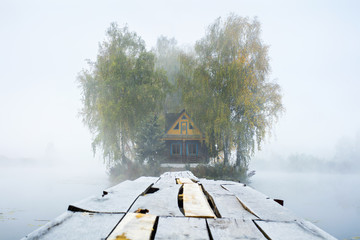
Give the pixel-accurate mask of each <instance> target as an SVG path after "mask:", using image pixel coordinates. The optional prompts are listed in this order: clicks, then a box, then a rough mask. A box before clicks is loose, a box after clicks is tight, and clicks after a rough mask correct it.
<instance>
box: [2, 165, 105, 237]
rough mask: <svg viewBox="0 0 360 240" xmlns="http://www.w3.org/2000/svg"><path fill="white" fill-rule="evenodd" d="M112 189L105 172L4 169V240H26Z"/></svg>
mask: <svg viewBox="0 0 360 240" xmlns="http://www.w3.org/2000/svg"><path fill="white" fill-rule="evenodd" d="M109 185H110V183H109V182H108V180H107V176H106V174H105V173H104V170H103V169H98V170H97V169H92V170H89V169H87V170H85V169H83V168H80V167H79V168H74V167H72V168H70V167H67V168H66V167H32V168H15V167H1V166H0V192H1V193H0V240H10V239H20V238H22V237H24V236H26V235H27V234H28V233H30V232H32V231H33V230H35V229H37V228H38V227H40V226H42V225H44V224H46V223H47V222H48V221H49V220H52V219H53V218H55V217H57V216H58V215H60V214H61V213H63V212H64V211H66V210H67V207H68V205H69V204H71V203H74V202H76V201H79V200H81V199H83V198H86V197H88V196H91V195H97V194H101V193H102V190H104V189H106V188H107V187H109Z"/></svg>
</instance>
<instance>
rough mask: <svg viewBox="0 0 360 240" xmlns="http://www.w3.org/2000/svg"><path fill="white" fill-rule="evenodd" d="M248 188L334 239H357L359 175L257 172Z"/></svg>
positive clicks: (359, 223)
mask: <svg viewBox="0 0 360 240" xmlns="http://www.w3.org/2000/svg"><path fill="white" fill-rule="evenodd" d="M250 185H251V186H252V187H253V188H255V189H257V190H258V191H260V192H262V193H264V194H266V195H268V196H269V197H271V198H278V199H282V200H284V201H285V202H284V206H285V207H287V208H288V209H290V210H291V211H292V212H294V213H295V214H296V215H297V216H299V217H302V218H304V219H306V220H308V221H310V222H312V223H314V224H315V225H317V226H318V227H320V228H322V229H323V230H325V231H326V232H328V233H330V234H331V235H333V236H334V237H336V238H338V239H355V237H360V174H324V173H293V172H292V173H286V172H266V171H257V173H256V175H255V176H253V177H252V183H251V184H250ZM356 239H359V238H356Z"/></svg>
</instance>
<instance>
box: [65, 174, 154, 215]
mask: <svg viewBox="0 0 360 240" xmlns="http://www.w3.org/2000/svg"><path fill="white" fill-rule="evenodd" d="M143 180H144V179H143ZM143 180H142V181H124V182H122V183H120V184H118V185H117V186H115V187H112V188H110V189H108V190H106V191H107V194H106V195H103V196H91V197H89V198H86V199H84V200H82V201H79V202H77V203H74V204H72V205H70V206H69V210H72V211H88V212H102V213H125V212H127V210H128V209H129V208H130V206H131V204H132V203H133V202H134V201H135V199H136V198H137V197H138V196H139V195H140V194H142V193H143V192H144V191H145V190H146V189H148V188H149V187H150V186H151V184H152V183H153V180H154V179H152V178H149V179H147V181H145V180H144V181H143Z"/></svg>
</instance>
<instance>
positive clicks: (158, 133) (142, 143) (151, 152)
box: [135, 116, 165, 166]
mask: <svg viewBox="0 0 360 240" xmlns="http://www.w3.org/2000/svg"><path fill="white" fill-rule="evenodd" d="M163 135H164V131H163V128H162V127H161V126H160V124H159V123H158V117H157V116H154V117H152V118H149V119H147V120H146V121H144V123H143V124H141V129H140V130H139V132H138V134H137V135H136V138H135V144H136V146H135V152H136V159H137V160H138V161H139V163H141V164H143V163H146V164H148V165H150V166H154V165H155V164H156V163H159V162H161V160H162V158H163V156H164V151H165V142H164V140H162V137H163Z"/></svg>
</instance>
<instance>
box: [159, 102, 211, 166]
mask: <svg viewBox="0 0 360 240" xmlns="http://www.w3.org/2000/svg"><path fill="white" fill-rule="evenodd" d="M164 141H165V145H166V152H165V154H166V156H165V157H166V161H167V162H169V163H200V162H205V161H206V160H207V148H206V145H205V137H204V135H203V133H202V132H201V131H200V129H199V128H198V127H197V126H196V125H195V124H194V122H193V121H192V120H191V118H190V116H189V114H188V113H186V111H185V109H184V110H182V111H181V112H180V113H167V114H166V115H165V135H164Z"/></svg>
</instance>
